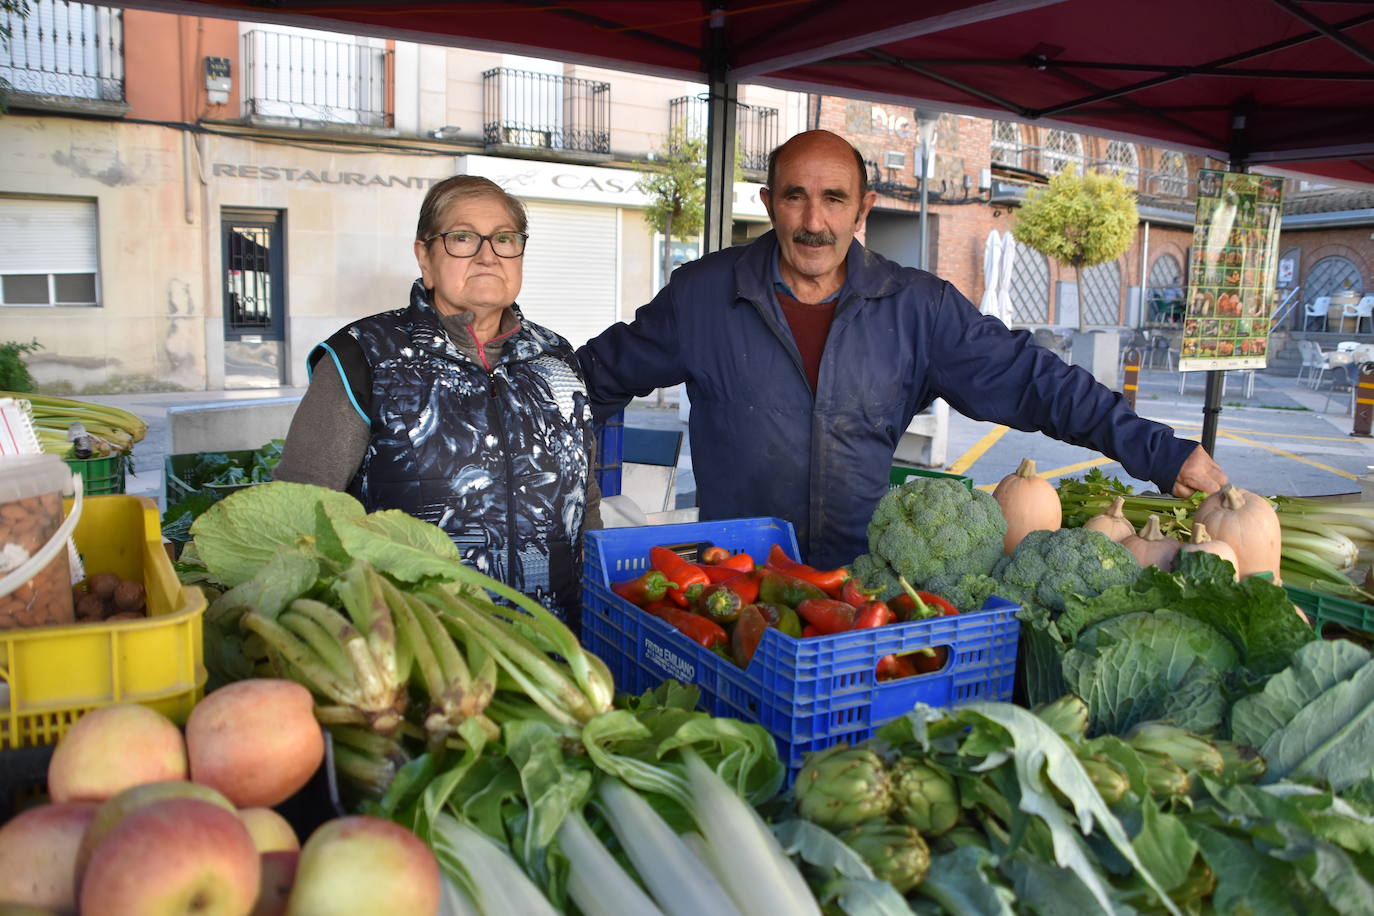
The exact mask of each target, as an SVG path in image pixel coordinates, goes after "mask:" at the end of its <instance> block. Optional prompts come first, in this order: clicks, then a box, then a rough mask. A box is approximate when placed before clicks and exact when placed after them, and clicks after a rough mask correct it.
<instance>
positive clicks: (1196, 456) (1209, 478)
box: [1173, 445, 1230, 499]
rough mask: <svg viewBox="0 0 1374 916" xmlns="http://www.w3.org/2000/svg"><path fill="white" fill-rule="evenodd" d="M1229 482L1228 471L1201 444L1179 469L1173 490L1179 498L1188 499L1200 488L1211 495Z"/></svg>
mask: <svg viewBox="0 0 1374 916" xmlns="http://www.w3.org/2000/svg"><path fill="white" fill-rule="evenodd" d="M1229 482H1230V479H1229V478H1228V477H1227V476H1226V472H1225V471H1223V470H1222V469H1221V466H1220V465H1219V464H1217V463H1216V462H1215V461H1213V460H1212V456H1211V455H1209V454H1207V450H1206V449H1205V448H1203V447H1202V446H1200V445H1199V446H1198V447H1197V448H1195V449H1193V452H1192V454H1191V455H1189V456H1188V459H1187V460H1186V461H1184V462H1183V467H1181V468H1179V469H1178V477H1177V479H1175V480H1174V491H1173V492H1174V495H1175V496H1177V497H1178V498H1179V499H1187V498H1188V497H1189V496H1192V495H1193V494H1194V493H1196V492H1198V491H1199V490H1201V491H1202V492H1203V493H1207V494H1209V495H1210V494H1212V493H1215V492H1216V491H1217V490H1220V489H1221V488H1222V487H1223V486H1225V485H1226V484H1227V483H1229Z"/></svg>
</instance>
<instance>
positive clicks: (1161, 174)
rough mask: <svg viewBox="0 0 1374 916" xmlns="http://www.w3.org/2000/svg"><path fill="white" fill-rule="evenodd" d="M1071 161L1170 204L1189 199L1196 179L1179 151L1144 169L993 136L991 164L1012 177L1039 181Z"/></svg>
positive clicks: (1080, 167) (1144, 195)
mask: <svg viewBox="0 0 1374 916" xmlns="http://www.w3.org/2000/svg"><path fill="white" fill-rule="evenodd" d="M1070 164H1072V165H1073V166H1074V167H1075V168H1077V169H1078V171H1079V172H1080V173H1082V172H1110V173H1115V174H1117V175H1119V176H1120V177H1121V180H1122V181H1124V182H1125V183H1126V187H1128V188H1131V189H1132V190H1134V191H1136V192H1138V193H1139V195H1140V197H1141V198H1142V199H1149V198H1153V199H1154V200H1156V201H1157V202H1159V203H1161V204H1164V205H1166V206H1167V205H1169V204H1171V203H1172V204H1178V203H1180V202H1187V203H1191V201H1192V199H1193V194H1194V192H1195V191H1196V182H1195V180H1194V178H1193V177H1192V176H1191V175H1189V174H1188V167H1187V164H1186V163H1185V162H1184V160H1183V157H1182V156H1181V155H1180V154H1178V153H1165V155H1164V163H1163V167H1162V168H1158V169H1143V168H1139V167H1138V166H1135V165H1129V164H1124V163H1121V162H1113V161H1111V160H1108V159H1091V158H1088V157H1085V156H1082V155H1079V154H1077V153H1073V152H1066V151H1063V150H1051V149H1044V148H1042V147H1038V146H1024V145H1021V144H1015V143H1007V142H1005V141H1000V140H997V139H994V140H993V141H992V167H993V169H994V170H996V171H998V172H1000V173H1001V174H1002V177H1005V178H1009V179H1011V180H1018V179H1020V180H1025V181H1031V182H1034V181H1038V180H1039V179H1041V178H1043V177H1046V176H1049V175H1053V174H1055V173H1057V172H1059V171H1061V170H1062V169H1064V168H1065V167H1066V166H1067V165H1070Z"/></svg>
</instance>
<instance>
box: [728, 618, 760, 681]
mask: <svg viewBox="0 0 1374 916" xmlns="http://www.w3.org/2000/svg"><path fill="white" fill-rule="evenodd" d="M767 629H768V620H767V619H766V618H765V617H764V616H763V612H762V611H760V610H759V609H758V607H757V606H756V605H752V604H751V605H749V606H748V607H747V608H745V609H744V610H743V611H742V612H741V613H740V615H739V620H738V621H736V623H735V629H734V632H733V633H732V634H731V635H730V650H731V654H732V655H734V657H735V664H737V665H739V666H740V667H741V668H748V667H749V660H750V659H752V658H753V657H754V652H756V651H757V650H758V647H759V642H760V641H761V640H762V639H763V634H764V631H765V630H767Z"/></svg>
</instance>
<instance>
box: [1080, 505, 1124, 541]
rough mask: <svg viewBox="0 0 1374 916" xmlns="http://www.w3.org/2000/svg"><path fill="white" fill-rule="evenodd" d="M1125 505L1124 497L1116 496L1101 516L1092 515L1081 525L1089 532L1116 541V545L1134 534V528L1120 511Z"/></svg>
mask: <svg viewBox="0 0 1374 916" xmlns="http://www.w3.org/2000/svg"><path fill="white" fill-rule="evenodd" d="M1125 505H1126V499H1125V497H1122V496H1118V497H1117V498H1116V499H1115V500H1114V501H1113V502H1112V504H1111V507H1110V508H1108V509H1107V511H1106V512H1103V513H1102V514H1101V515H1094V516H1093V517H1092V518H1090V519H1088V520H1087V521H1086V522H1084V523H1083V527H1084V528H1087V529H1088V530H1089V531H1100V532H1102V533H1103V534H1105V535H1106V536H1107V537H1108V539H1110V540H1113V541H1116V542H1117V543H1118V544H1119V543H1121V542H1122V541H1124V540H1125V539H1126V538H1128V537H1130V536H1131V535H1133V534H1135V526H1134V525H1132V524H1131V521H1130V519H1128V518H1126V514H1125V512H1123V511H1122V509H1123V508H1124V507H1125Z"/></svg>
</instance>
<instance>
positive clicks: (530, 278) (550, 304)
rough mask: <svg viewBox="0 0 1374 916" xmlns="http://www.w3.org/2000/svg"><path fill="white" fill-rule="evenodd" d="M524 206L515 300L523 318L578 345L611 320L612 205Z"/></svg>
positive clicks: (616, 243)
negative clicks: (524, 240) (524, 237)
mask: <svg viewBox="0 0 1374 916" xmlns="http://www.w3.org/2000/svg"><path fill="white" fill-rule="evenodd" d="M525 208H526V210H527V211H528V213H529V218H530V227H529V232H530V241H529V247H528V248H526V249H525V282H524V285H523V286H522V287H521V289H520V296H519V298H518V299H517V300H516V301H518V302H519V303H520V310H521V311H523V312H524V313H525V317H526V318H528V319H530V320H531V321H534V322H537V323H539V324H542V325H543V326H544V327H546V328H550V329H552V330H554V331H557V332H558V333H559V334H562V335H563V336H564V337H566V338H568V340H569V341H570V342H571V343H572V345H573V346H574V347H576V346H580V345H582V344H584V343H586V342H587V340H589V339H590V338H592V337H595V336H596V335H597V334H600V333H601V332H602V331H604V330H605V329H606V328H608V327H610V326H611V325H612V324H613V323H615V320H616V314H617V308H616V258H617V257H618V255H619V251H620V239H619V236H618V226H619V222H618V220H617V218H616V208H615V207H596V206H585V205H579V204H563V203H549V202H547V201H529V202H526V204H525Z"/></svg>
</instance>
